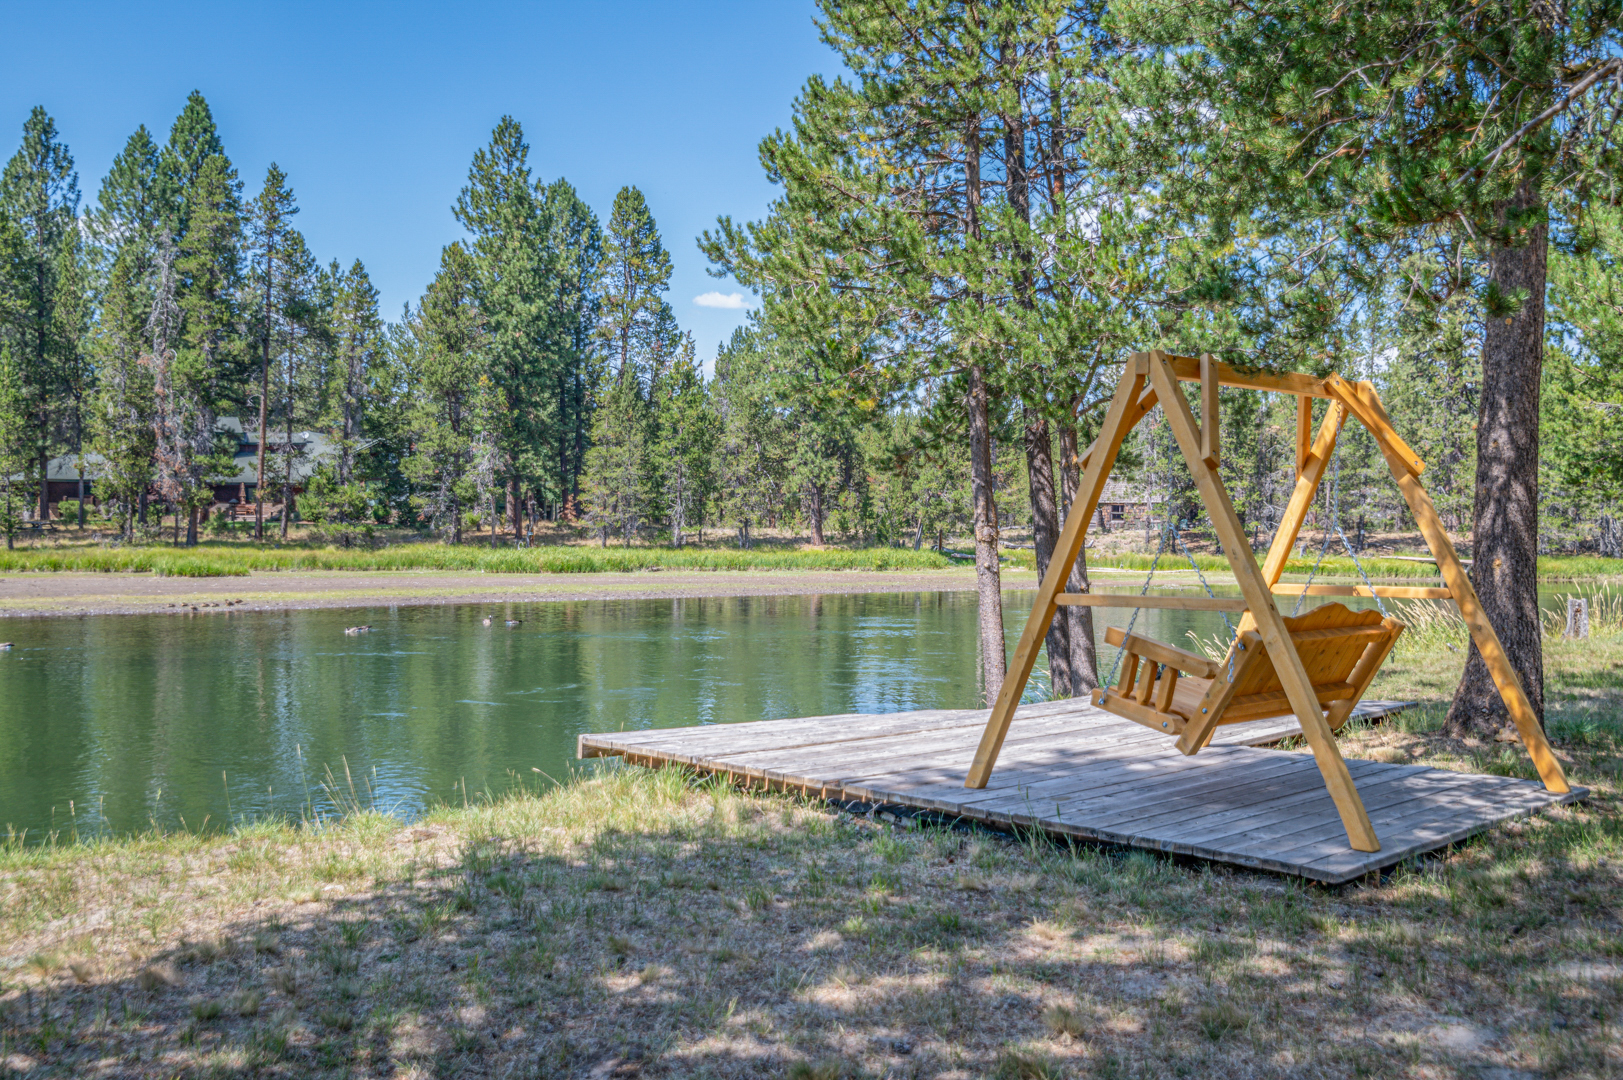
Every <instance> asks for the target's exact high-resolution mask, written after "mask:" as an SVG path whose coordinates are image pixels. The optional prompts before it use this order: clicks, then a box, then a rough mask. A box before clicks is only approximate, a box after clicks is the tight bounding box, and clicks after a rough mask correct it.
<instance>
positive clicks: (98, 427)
mask: <svg viewBox="0 0 1623 1080" xmlns="http://www.w3.org/2000/svg"><path fill="white" fill-rule="evenodd" d="M144 261H145V255H144V253H143V252H142V251H141V250H140V249H139V248H138V247H137V246H136V245H134V244H132V245H130V246H128V247H127V248H126V249H125V250H124V251H123V252H121V253H120V254H119V255H118V257H117V258H115V260H114V262H113V267H112V271H111V273H110V274H109V275H108V280H107V284H106V286H105V287H104V288H103V290H102V297H101V318H100V334H99V336H98V338H97V340H96V367H97V372H98V378H97V385H96V394H95V397H94V398H93V400H92V404H91V410H90V413H91V419H90V423H89V428H90V448H91V450H92V451H93V452H94V453H96V454H97V455H98V456H100V458H101V459H102V464H101V471H100V473H99V474H98V475H97V478H96V487H97V494H98V497H99V498H100V499H101V500H102V502H103V504H104V505H106V504H111V505H116V506H117V507H118V508H119V516H120V519H121V525H120V533H121V535H122V537H123V538H124V539H125V540H133V539H134V538H135V521H136V516H137V513H138V507H140V506H141V505H142V500H143V499H144V497H145V495H146V491H147V488H148V486H149V485H150V484H151V483H152V459H153V452H154V445H155V444H154V431H153V422H154V420H153V412H154V407H155V406H154V401H153V385H152V368H151V365H150V364H147V363H143V362H142V360H143V358H144V353H145V350H144V346H143V341H142V336H143V334H144V332H145V323H146V319H147V317H148V315H149V314H150V312H151V307H152V300H151V294H150V290H149V289H148V287H147V285H146V283H145V281H144V280H142V278H144V276H145V275H144V273H143V272H142V271H141V270H139V269H132V267H139V266H141V265H142V263H144Z"/></svg>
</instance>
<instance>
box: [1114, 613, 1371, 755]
mask: <svg viewBox="0 0 1623 1080" xmlns="http://www.w3.org/2000/svg"><path fill="white" fill-rule="evenodd" d="M1284 623H1285V629H1286V631H1287V632H1288V633H1289V634H1290V636H1291V642H1292V644H1294V645H1295V646H1296V650H1297V655H1299V656H1300V657H1301V659H1302V667H1303V668H1304V669H1305V671H1306V672H1307V677H1308V681H1309V682H1310V683H1311V684H1312V685H1313V690H1314V693H1315V696H1316V697H1317V698H1318V700H1319V703H1320V704H1321V705H1330V704H1331V703H1333V702H1343V703H1344V704H1343V705H1342V706H1339V707H1337V709H1336V713H1337V717H1336V718H1335V719H1334V720H1332V726H1336V725H1339V723H1340V721H1341V720H1344V719H1345V718H1346V715H1347V714H1348V713H1350V712H1351V709H1352V705H1354V704H1356V703H1357V701H1358V699H1359V698H1360V697H1362V696H1363V694H1364V691H1365V690H1366V689H1368V687H1369V684H1370V682H1371V681H1372V680H1373V679H1374V677H1375V672H1376V670H1377V669H1378V668H1379V667H1380V665H1381V662H1382V661H1383V660H1385V659H1386V654H1387V653H1388V652H1390V651H1391V648H1392V644H1393V642H1395V641H1396V640H1397V636H1398V635H1399V634H1400V633H1402V632H1403V624H1402V623H1400V622H1398V621H1397V620H1396V619H1393V618H1389V617H1385V616H1383V615H1382V614H1381V613H1380V612H1378V611H1352V610H1350V609H1349V608H1347V607H1346V606H1344V605H1342V604H1335V603H1331V604H1325V605H1323V606H1321V607H1316V608H1314V609H1313V610H1312V611H1309V612H1307V613H1306V614H1304V615H1298V616H1295V617H1293V618H1287V619H1285V620H1284ZM1105 638H1106V640H1107V641H1108V642H1110V643H1111V644H1113V645H1121V646H1122V647H1123V651H1124V657H1125V659H1126V666H1124V667H1123V669H1122V680H1121V683H1120V684H1119V685H1117V686H1115V687H1102V688H1100V689H1099V690H1096V691H1094V695H1093V697H1094V703H1095V704H1097V705H1099V706H1100V707H1101V708H1104V709H1107V710H1109V711H1111V712H1114V713H1116V714H1117V715H1119V716H1124V717H1127V718H1128V719H1131V720H1136V721H1138V722H1139V723H1141V724H1145V725H1146V726H1149V727H1152V728H1156V729H1157V730H1160V731H1164V732H1169V733H1180V732H1182V730H1183V728H1184V726H1185V725H1186V724H1189V723H1193V722H1195V721H1196V720H1197V718H1199V719H1200V722H1201V726H1202V728H1203V729H1204V730H1208V731H1209V730H1210V728H1212V727H1216V726H1218V725H1221V724H1236V723H1240V722H1241V721H1245V720H1261V719H1266V718H1269V717H1274V716H1285V715H1288V714H1289V713H1290V712H1291V711H1292V709H1291V706H1290V702H1289V700H1288V698H1287V696H1286V694H1285V689H1284V686H1283V685H1282V684H1281V683H1280V679H1279V672H1278V671H1277V670H1275V668H1274V663H1273V659H1272V658H1271V657H1270V656H1269V655H1268V651H1267V649H1266V648H1264V647H1263V645H1262V639H1261V638H1260V637H1259V636H1258V635H1257V633H1256V631H1254V630H1253V631H1247V632H1245V633H1243V634H1241V635H1240V636H1239V637H1238V638H1236V640H1235V642H1234V644H1233V645H1232V646H1230V653H1229V655H1228V656H1227V657H1225V658H1224V660H1223V661H1221V662H1213V661H1211V660H1208V659H1206V658H1205V657H1201V656H1196V655H1194V654H1193V653H1188V652H1185V651H1184V650H1182V649H1177V648H1173V647H1171V646H1168V645H1163V644H1161V643H1160V642H1157V641H1154V640H1152V639H1149V638H1143V637H1139V636H1137V635H1128V634H1124V633H1123V632H1122V631H1120V630H1117V629H1116V628H1114V627H1111V628H1110V629H1109V630H1108V631H1107V632H1106V634H1105ZM1230 671H1232V672H1233V678H1234V686H1233V690H1232V692H1227V688H1226V683H1218V680H1226V679H1227V678H1228V677H1229V676H1228V673H1229V672H1230ZM1214 685H1216V686H1217V687H1218V689H1216V690H1214V689H1213V687H1214ZM1219 690H1221V691H1224V692H1222V693H1219ZM1209 695H1210V696H1209ZM1203 704H1204V705H1205V706H1208V709H1207V711H1206V712H1205V713H1202V707H1203ZM1195 749H1198V747H1195ZM1188 752H1193V751H1192V750H1191V751H1188Z"/></svg>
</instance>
